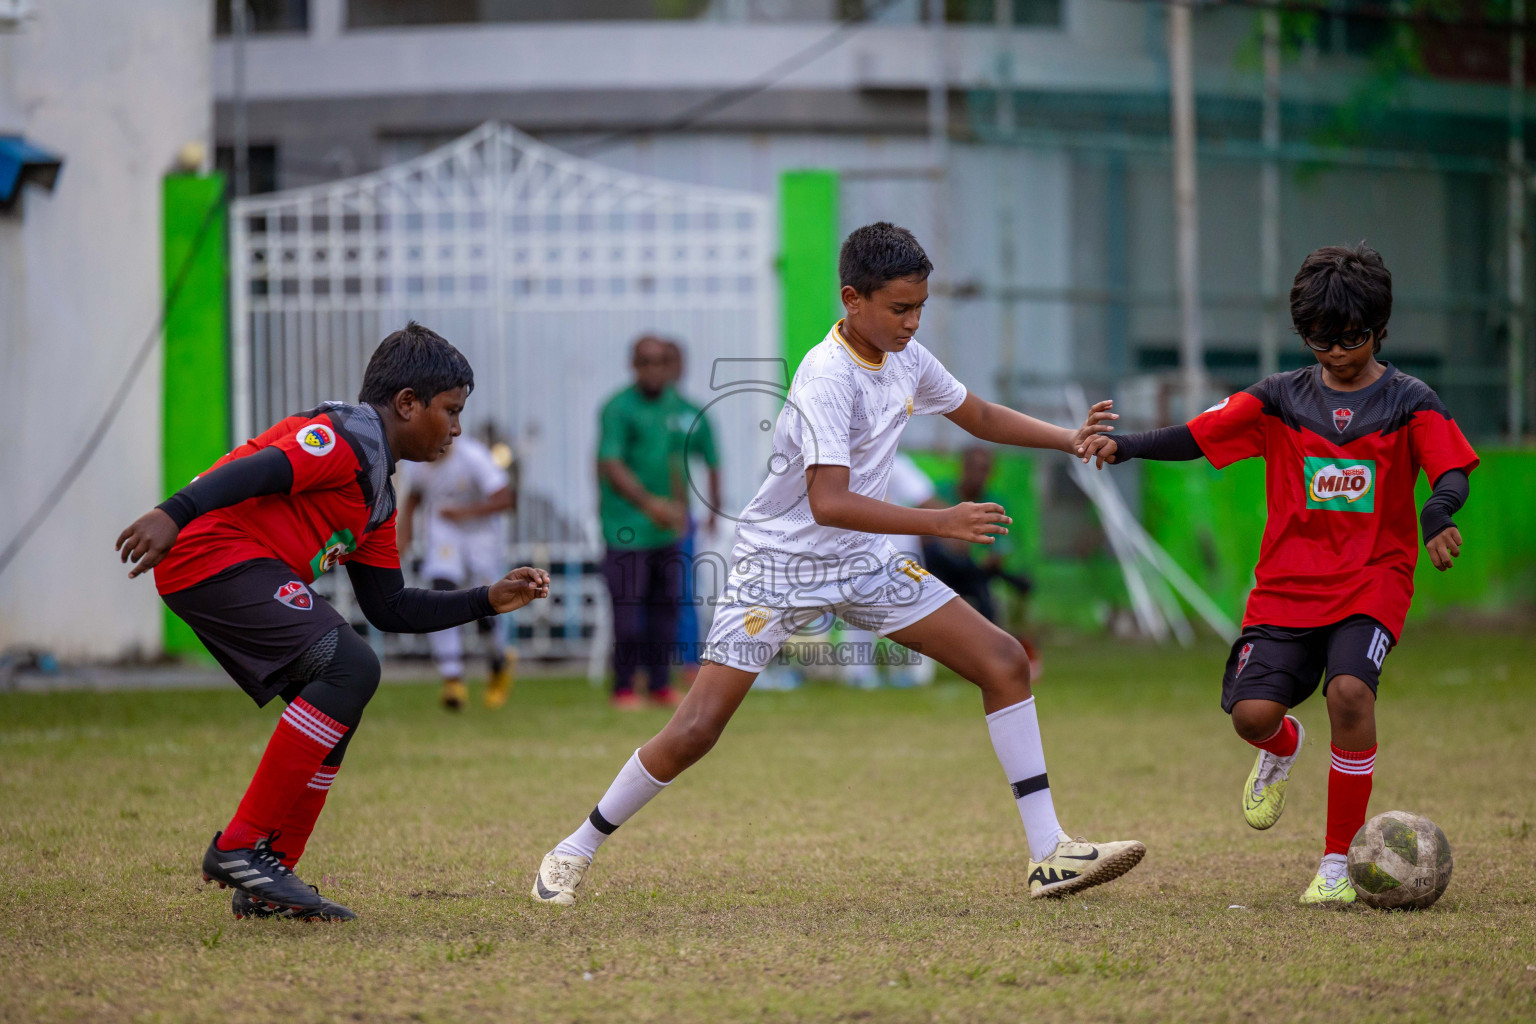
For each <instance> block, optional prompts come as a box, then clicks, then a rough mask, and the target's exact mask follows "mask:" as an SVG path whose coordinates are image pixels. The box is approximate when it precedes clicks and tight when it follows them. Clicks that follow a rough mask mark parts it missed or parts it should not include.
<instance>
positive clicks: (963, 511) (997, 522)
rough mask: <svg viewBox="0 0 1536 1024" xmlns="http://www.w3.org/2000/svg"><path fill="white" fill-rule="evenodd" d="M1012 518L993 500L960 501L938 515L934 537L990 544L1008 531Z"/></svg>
mask: <svg viewBox="0 0 1536 1024" xmlns="http://www.w3.org/2000/svg"><path fill="white" fill-rule="evenodd" d="M1012 522H1013V520H1012V519H1010V518H1008V514H1007V513H1006V512H1004V511H1003V506H1001V505H999V504H998V503H997V502H995V501H982V502H975V501H962V502H961V503H960V504H958V505H956V506H954V507H953V508H947V509H945V510H944V511H943V512H942V513H941V514H940V516H939V530H938V532H937V533H935V534H934V536H936V537H950V538H953V539H954V540H963V541H966V542H967V543H970V544H991V543H993V542H994V541H995V540H996V538H997V536H998V535H999V534H1006V533H1007V532H1008V524H1009V523H1012Z"/></svg>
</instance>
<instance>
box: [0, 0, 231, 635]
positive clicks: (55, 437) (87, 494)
mask: <svg viewBox="0 0 1536 1024" xmlns="http://www.w3.org/2000/svg"><path fill="white" fill-rule="evenodd" d="M19 6H27V7H32V8H33V13H32V14H31V16H29V17H26V18H22V19H20V20H17V21H14V22H9V23H8V24H7V25H6V26H4V27H0V136H21V137H23V138H25V139H27V140H28V141H29V142H32V143H34V144H36V145H38V146H41V147H43V148H45V149H47V150H49V151H51V152H53V153H56V154H58V155H60V156H61V157H62V158H63V167H62V170H61V172H60V174H59V176H58V179H57V181H56V182H55V184H54V187H53V189H52V190H51V191H48V190H44V189H41V188H37V187H34V186H24V187H23V190H22V192H21V194H20V196H19V201H18V202H16V203H15V204H14V205H13V206H12V207H11V209H10V210H9V211H7V212H4V213H0V383H3V385H4V388H5V391H6V394H7V395H8V396H9V401H10V402H11V405H12V410H13V411H12V413H11V415H10V416H9V423H8V425H7V429H6V430H5V431H4V434H3V436H0V480H3V481H4V486H3V487H0V550H3V548H4V547H5V546H6V545H8V544H9V543H10V542H11V541H12V540H13V538H15V537H16V535H17V533H18V532H19V531H20V530H21V528H22V526H23V524H24V523H25V522H26V521H27V520H28V519H29V518H30V517H31V516H32V515H33V514H34V513H35V512H36V511H37V509H38V508H39V507H40V506H41V505H42V502H43V500H44V497H45V496H46V495H47V494H48V493H49V492H50V491H51V490H52V489H53V488H54V486H55V485H56V484H57V483H58V481H59V480H60V479H61V478H63V477H64V474H65V471H66V468H67V467H68V466H69V465H70V463H71V462H72V461H73V460H74V459H75V457H76V455H77V454H78V453H80V452H81V451H82V450H83V449H84V447H85V445H86V443H87V439H88V438H89V437H90V435H91V432H92V430H93V429H94V428H95V426H96V423H97V421H98V418H99V417H100V415H101V413H102V411H103V409H104V407H105V406H106V405H107V403H108V402H109V400H110V399H111V398H112V396H113V394H114V393H115V392H116V391H117V389H118V387H119V385H120V384H121V383H122V381H123V380H124V378H125V376H126V375H127V374H128V372H129V366H130V363H131V361H132V360H133V358H134V355H135V353H136V352H137V351H138V349H139V346H140V345H141V344H142V342H143V341H144V339H145V338H146V337H147V336H148V335H149V334H150V332H151V331H152V330H153V329H154V327H155V324H156V320H157V317H158V315H159V312H160V303H161V295H162V291H163V284H162V281H161V251H160V227H161V225H160V214H161V206H160V195H161V177H162V175H164V174H165V172H166V171H167V170H168V169H169V168H170V167H171V165H172V163H173V161H174V160H175V158H176V154H177V151H178V149H180V147H182V146H183V145H184V144H185V143H188V142H202V143H204V144H205V145H206V143H207V141H208V136H209V130H210V114H211V94H210V81H209V74H210V52H211V49H212V33H213V26H212V24H211V11H210V9H209V7H208V5H207V4H206V3H204V2H201V0H136V2H134V3H132V4H103V3H100V2H98V0H49V2H47V3H43V4H37V5H19ZM158 367H159V363H158V361H157V360H155V359H151V360H150V361H149V363H148V365H147V366H146V368H145V371H144V372H143V373H141V374H140V376H139V377H138V380H137V382H136V383H135V384H134V386H133V388H132V390H131V391H130V392H129V393H128V396H127V399H126V401H125V402H124V404H123V406H122V410H121V412H120V413H119V414H118V416H117V418H116V421H115V422H114V423H113V425H112V427H111V429H110V430H109V431H108V432H107V433H106V435H105V436H104V438H103V439H102V441H101V445H100V447H99V449H98V450H97V451H96V453H95V455H94V456H93V457H92V458H91V460H90V461H89V463H88V464H87V465H86V467H85V470H84V473H83V474H82V475H81V476H80V477H79V479H78V480H76V481H75V482H74V484H73V486H71V487H70V489H69V490H68V492H67V493H66V494H65V495H64V497H63V500H62V501H60V502H59V504H58V505H57V507H56V508H54V509H53V511H52V512H51V513H50V514H49V515H48V516H47V518H46V520H44V521H43V523H42V526H41V528H40V529H38V530H37V531H36V533H35V534H34V535H33V536H32V537H31V539H30V541H29V542H28V543H27V544H26V546H25V547H24V548H22V549H21V551H20V554H19V555H18V556H17V557H16V558H15V560H14V561H13V562H11V563H10V564H9V565H8V566H5V567H4V568H0V654H3V653H5V652H6V651H8V650H13V649H16V648H36V649H41V650H47V651H52V652H55V653H57V654H59V655H61V656H65V657H86V656H91V657H118V656H123V655H131V654H133V653H135V652H142V653H146V654H153V653H155V652H157V651H158V649H159V645H160V635H161V620H162V616H161V611H160V607H159V601H158V599H157V598H156V596H155V591H154V585H153V583H152V582H151V581H150V580H149V579H147V578H141V579H138V580H134V581H131V582H130V581H129V580H128V578H127V572H126V570H125V569H124V568H123V567H122V566H121V565H119V564H118V562H117V558H116V556H115V555H114V553H113V551H112V542H113V540H114V539H115V538H116V537H117V535H118V532H119V531H120V530H122V528H123V527H124V526H125V525H127V524H128V523H129V522H131V521H132V520H133V519H134V518H135V517H136V516H138V515H139V514H141V513H142V512H144V511H145V510H146V509H148V508H150V507H152V506H153V505H154V504H155V502H157V501H159V500H160V497H161V494H160V486H161V471H160V462H161V444H160V423H161V393H160V375H159V373H158Z"/></svg>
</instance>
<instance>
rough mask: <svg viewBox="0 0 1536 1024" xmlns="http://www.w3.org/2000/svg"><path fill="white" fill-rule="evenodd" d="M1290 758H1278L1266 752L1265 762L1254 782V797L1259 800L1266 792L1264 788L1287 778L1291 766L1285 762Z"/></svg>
mask: <svg viewBox="0 0 1536 1024" xmlns="http://www.w3.org/2000/svg"><path fill="white" fill-rule="evenodd" d="M1287 760H1289V759H1288V758H1283V757H1276V756H1275V755H1274V754H1271V753H1270V752H1269V751H1267V750H1266V751H1264V762H1263V763H1262V764H1261V765H1259V774H1258V777H1257V778H1255V779H1254V780H1253V796H1254V799H1258V797H1259V796H1260V794H1262V793H1263V792H1264V787H1266V786H1270V785H1273V784H1274V783H1276V782H1279V781H1280V780H1281V779H1283V778H1285V776H1286V774H1287V773H1288V772H1289V770H1290V765H1288V764H1286V763H1285V762H1286V761H1287Z"/></svg>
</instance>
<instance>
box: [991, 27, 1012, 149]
mask: <svg viewBox="0 0 1536 1024" xmlns="http://www.w3.org/2000/svg"><path fill="white" fill-rule="evenodd" d="M995 15H996V16H995V18H994V23H995V24H996V26H997V133H998V134H999V135H1001V136H1002V137H1003V138H1007V137H1008V136H1010V135H1012V134H1013V129H1014V114H1013V49H1012V47H1011V45H1010V44H1011V43H1012V42H1013V0H997V7H996V11H995Z"/></svg>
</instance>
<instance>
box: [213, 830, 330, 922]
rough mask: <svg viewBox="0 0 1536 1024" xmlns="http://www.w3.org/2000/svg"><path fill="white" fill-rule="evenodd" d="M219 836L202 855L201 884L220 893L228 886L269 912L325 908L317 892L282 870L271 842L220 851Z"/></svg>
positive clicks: (281, 860)
mask: <svg viewBox="0 0 1536 1024" xmlns="http://www.w3.org/2000/svg"><path fill="white" fill-rule="evenodd" d="M221 835H223V833H222V832H215V833H214V834H213V842H211V843H209V844H208V852H207V853H205V854H203V881H205V882H218V883H219V888H220V889H223V888H224V887H226V886H231V887H233V888H234V889H236V890H238V891H243V892H244V893H245V894H246V895H248V896H250V898H251V900H252V902H255V903H260V904H264V905H265V906H267V907H268V908H270V909H272V910H293V911H301V912H310V911H317V910H320V909H321V908H323V907H324V906H325V904H326V900H325V898H324V897H322V896H321V895H320V893H319V892H317V891H316V890H315V889H313V888H311V887H310V886H307V885H305V884H304V883H303V882H302V881H300V880H299V876H298V875H296V874H294V873H293V872H292V871H290V870H289V869H288V868H287V867H286V866H284V864H283V856H282V854H280V853H278V852H277V851H275V850H273V849H272V840H271V839H270V838H267V839H258V840H257V841H256V845H255V846H252V847H248V848H246V849H243V850H221V849H219V836H221Z"/></svg>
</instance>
